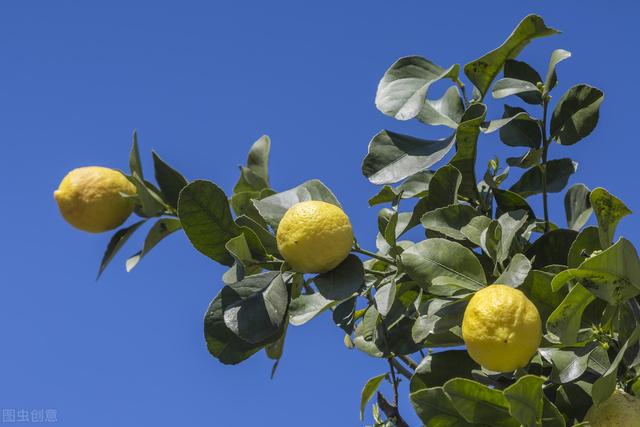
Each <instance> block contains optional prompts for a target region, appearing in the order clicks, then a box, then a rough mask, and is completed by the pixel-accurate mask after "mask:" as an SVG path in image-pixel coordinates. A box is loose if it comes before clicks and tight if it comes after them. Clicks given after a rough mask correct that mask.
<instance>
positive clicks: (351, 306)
mask: <svg viewBox="0 0 640 427" xmlns="http://www.w3.org/2000/svg"><path fill="white" fill-rule="evenodd" d="M356 300H357V297H352V298H349V299H347V300H345V301H343V302H341V303H340V304H338V305H337V306H336V308H335V309H334V310H333V321H334V323H335V324H336V325H338V326H339V327H340V328H342V330H343V331H345V333H347V334H349V335H351V333H352V332H353V327H354V324H355V314H356Z"/></svg>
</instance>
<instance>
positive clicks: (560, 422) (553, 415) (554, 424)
mask: <svg viewBox="0 0 640 427" xmlns="http://www.w3.org/2000/svg"><path fill="white" fill-rule="evenodd" d="M543 398H544V405H543V408H542V425H543V426H544V427H566V425H567V424H566V422H565V419H564V416H563V415H562V412H560V411H559V410H558V408H557V407H556V405H554V404H553V403H551V401H550V400H549V399H548V398H547V396H543Z"/></svg>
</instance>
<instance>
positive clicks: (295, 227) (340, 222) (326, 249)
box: [276, 200, 353, 273]
mask: <svg viewBox="0 0 640 427" xmlns="http://www.w3.org/2000/svg"><path fill="white" fill-rule="evenodd" d="M276 240H277V243H278V250H279V251H280V253H281V254H282V256H283V257H284V259H285V261H287V263H288V264H289V265H290V266H291V268H293V269H294V270H295V271H297V272H299V273H325V272H327V271H329V270H333V269H334V268H335V267H336V266H337V265H338V264H340V263H341V262H342V261H344V259H345V258H346V257H347V255H349V252H350V251H351V246H352V245H353V229H352V228H351V222H350V221H349V217H348V216H347V215H346V214H345V213H344V211H343V210H342V209H340V208H339V207H338V206H335V205H332V204H331V203H326V202H321V201H316V200H310V201H306V202H300V203H296V204H295V205H293V206H292V207H291V208H289V210H287V212H286V213H285V214H284V216H283V217H282V220H281V221H280V224H279V225H278V231H277V233H276Z"/></svg>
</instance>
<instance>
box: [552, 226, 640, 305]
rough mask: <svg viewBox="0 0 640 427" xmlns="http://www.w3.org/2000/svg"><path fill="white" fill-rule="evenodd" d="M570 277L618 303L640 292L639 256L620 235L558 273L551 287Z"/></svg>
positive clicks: (596, 293) (561, 284)
mask: <svg viewBox="0 0 640 427" xmlns="http://www.w3.org/2000/svg"><path fill="white" fill-rule="evenodd" d="M570 280H576V281H579V282H580V283H581V284H582V285H583V286H584V287H585V288H586V289H588V290H589V291H591V293H593V294H594V295H595V296H597V297H598V298H600V299H603V300H605V301H607V302H608V303H609V304H614V305H616V304H621V303H623V302H625V301H627V300H628V299H629V298H633V297H634V296H636V295H638V294H640V259H638V253H637V252H636V250H635V248H634V247H633V244H631V242H629V241H628V240H626V239H624V238H621V239H620V240H618V242H616V244H615V245H613V246H611V247H609V248H608V249H606V250H604V251H602V252H601V253H599V254H597V255H595V256H591V257H590V258H587V259H586V260H585V261H584V262H583V263H582V264H580V266H579V267H578V268H574V269H569V270H565V271H562V272H561V273H559V274H558V275H557V276H556V277H555V278H554V279H553V282H552V283H551V286H552V288H553V289H554V290H557V289H560V288H561V287H562V286H563V285H565V284H566V283H567V282H569V281H570Z"/></svg>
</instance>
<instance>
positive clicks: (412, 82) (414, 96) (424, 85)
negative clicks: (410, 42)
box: [376, 56, 460, 120]
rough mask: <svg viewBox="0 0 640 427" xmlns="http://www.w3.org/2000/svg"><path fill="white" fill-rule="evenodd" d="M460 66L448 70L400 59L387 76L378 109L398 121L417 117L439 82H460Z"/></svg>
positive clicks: (410, 58) (380, 89)
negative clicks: (433, 85)
mask: <svg viewBox="0 0 640 427" xmlns="http://www.w3.org/2000/svg"><path fill="white" fill-rule="evenodd" d="M459 68H460V67H459V66H458V65H457V64H456V65H453V66H451V67H449V68H448V69H446V70H445V69H444V68H442V67H439V66H438V65H436V64H434V63H432V62H431V61H428V60H426V59H424V58H421V57H419V56H407V57H404V58H400V59H398V60H397V61H396V62H395V63H394V64H393V65H391V67H390V68H389V69H388V70H387V72H386V73H385V74H384V77H383V78H382V80H381V81H380V83H379V85H378V92H377V93H376V107H378V109H379V110H380V111H382V112H383V113H384V114H386V115H388V116H392V117H395V118H396V119H398V120H409V119H412V118H414V117H416V116H417V115H418V114H419V113H420V112H421V111H422V109H423V107H424V105H425V99H426V96H427V91H428V90H429V86H431V84H433V83H435V82H436V81H438V80H440V79H444V78H449V79H451V80H453V81H456V80H457V79H458V72H459Z"/></svg>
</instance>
